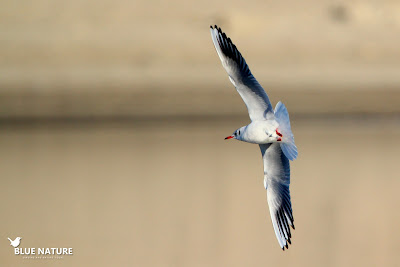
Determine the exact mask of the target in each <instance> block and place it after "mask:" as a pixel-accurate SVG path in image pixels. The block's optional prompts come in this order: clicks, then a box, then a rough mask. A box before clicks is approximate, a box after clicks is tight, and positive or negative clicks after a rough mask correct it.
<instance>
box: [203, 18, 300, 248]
mask: <svg viewBox="0 0 400 267" xmlns="http://www.w3.org/2000/svg"><path fill="white" fill-rule="evenodd" d="M210 28H211V29H210V31H211V38H212V41H213V43H214V46H215V49H216V50H217V54H218V56H219V59H220V60H221V62H222V66H223V67H224V68H225V70H226V72H227V73H228V75H229V80H230V81H231V82H232V83H233V85H234V86H235V87H236V90H237V91H238V93H239V95H240V96H241V97H242V99H243V101H244V103H245V104H246V107H247V110H248V112H249V116H250V119H251V123H250V124H249V125H246V126H243V127H240V128H239V129H237V130H236V131H234V132H233V134H232V135H230V136H228V137H226V138H225V139H236V140H239V141H244V142H248V143H253V144H258V145H259V146H260V149H261V155H262V157H263V161H264V187H265V189H266V190H267V201H268V206H269V212H270V215H271V220H272V226H273V227H274V231H275V235H276V238H277V239H278V242H279V245H280V246H281V248H282V249H283V250H285V247H286V248H288V243H289V244H291V241H290V238H291V237H292V236H291V233H290V227H292V228H293V229H294V224H293V221H294V220H293V212H292V204H291V201H290V191H289V185H290V165H289V160H294V159H296V158H297V147H296V145H295V143H294V137H293V133H292V130H291V128H290V120H289V113H288V111H287V109H286V107H285V105H284V104H283V103H282V102H278V104H277V105H276V106H275V110H274V109H273V108H272V105H271V102H270V101H269V98H268V96H267V94H266V93H265V91H264V89H263V88H262V87H261V85H260V84H259V83H258V82H257V80H256V78H254V76H253V75H252V74H251V71H250V69H249V66H248V65H247V63H246V61H245V60H244V58H243V57H242V54H241V53H240V52H239V50H238V49H237V48H236V46H235V45H234V44H233V43H232V41H231V39H230V38H228V37H227V36H226V34H225V33H224V32H222V31H221V28H218V27H217V25H215V26H214V27H213V26H210Z"/></svg>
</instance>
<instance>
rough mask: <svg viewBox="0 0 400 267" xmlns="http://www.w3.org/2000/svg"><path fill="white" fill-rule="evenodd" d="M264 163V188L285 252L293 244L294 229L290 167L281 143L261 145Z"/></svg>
mask: <svg viewBox="0 0 400 267" xmlns="http://www.w3.org/2000/svg"><path fill="white" fill-rule="evenodd" d="M260 149H261V154H262V156H263V161H264V186H265V188H266V189H267V200H268V206H269V211H270V215H271V221H272V225H273V227H274V231H275V235H276V238H277V239H278V242H279V245H280V246H281V248H282V249H283V250H284V248H285V247H286V248H288V243H289V244H291V240H290V238H291V237H292V235H291V232H290V227H289V226H291V227H292V228H293V229H294V224H293V222H294V219H293V212H292V204H291V200H290V190H289V185H290V165H289V160H288V159H287V157H286V156H285V154H284V153H282V150H281V147H280V144H279V143H271V144H265V145H260Z"/></svg>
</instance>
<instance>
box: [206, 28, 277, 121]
mask: <svg viewBox="0 0 400 267" xmlns="http://www.w3.org/2000/svg"><path fill="white" fill-rule="evenodd" d="M210 31H211V37H212V40H213V43H214V46H215V49H216V50H217V54H218V56H219V58H220V60H221V62H222V65H223V67H224V68H225V70H226V72H227V73H228V75H229V79H230V81H231V82H232V83H233V85H234V86H235V87H236V90H237V91H238V93H239V94H240V96H241V97H242V99H243V101H244V103H245V104H246V106H247V110H248V112H249V116H250V119H251V120H252V121H254V120H264V119H265V118H266V115H267V113H268V112H273V109H272V106H271V102H270V101H269V98H268V95H267V94H266V93H265V91H264V89H263V88H262V86H261V85H260V84H259V83H258V82H257V80H256V78H254V76H253V75H252V74H251V71H250V69H249V66H248V65H247V63H246V61H245V59H244V58H243V57H242V54H241V53H240V52H239V50H238V49H237V48H236V46H235V45H234V44H233V43H232V41H231V39H230V38H228V37H227V36H226V34H225V33H224V32H222V31H221V28H218V27H217V26H216V25H215V27H214V28H213V27H212V26H211V29H210Z"/></svg>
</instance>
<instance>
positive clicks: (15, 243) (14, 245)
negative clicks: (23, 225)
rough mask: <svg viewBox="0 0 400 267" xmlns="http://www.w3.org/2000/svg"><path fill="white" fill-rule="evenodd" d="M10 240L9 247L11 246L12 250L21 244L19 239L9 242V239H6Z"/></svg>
mask: <svg viewBox="0 0 400 267" xmlns="http://www.w3.org/2000/svg"><path fill="white" fill-rule="evenodd" d="M8 240H10V246H13V247H14V248H16V247H18V246H19V244H21V237H17V238H15V240H11V238H8Z"/></svg>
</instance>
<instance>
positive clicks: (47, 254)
mask: <svg viewBox="0 0 400 267" xmlns="http://www.w3.org/2000/svg"><path fill="white" fill-rule="evenodd" d="M7 239H8V240H9V241H10V246H13V247H14V255H21V256H22V258H23V259H62V258H63V257H64V256H67V255H73V254H74V252H73V249H72V248H65V247H61V248H60V247H58V248H48V247H34V248H22V247H19V245H20V244H21V239H22V238H21V237H17V238H15V240H12V239H11V238H7Z"/></svg>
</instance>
